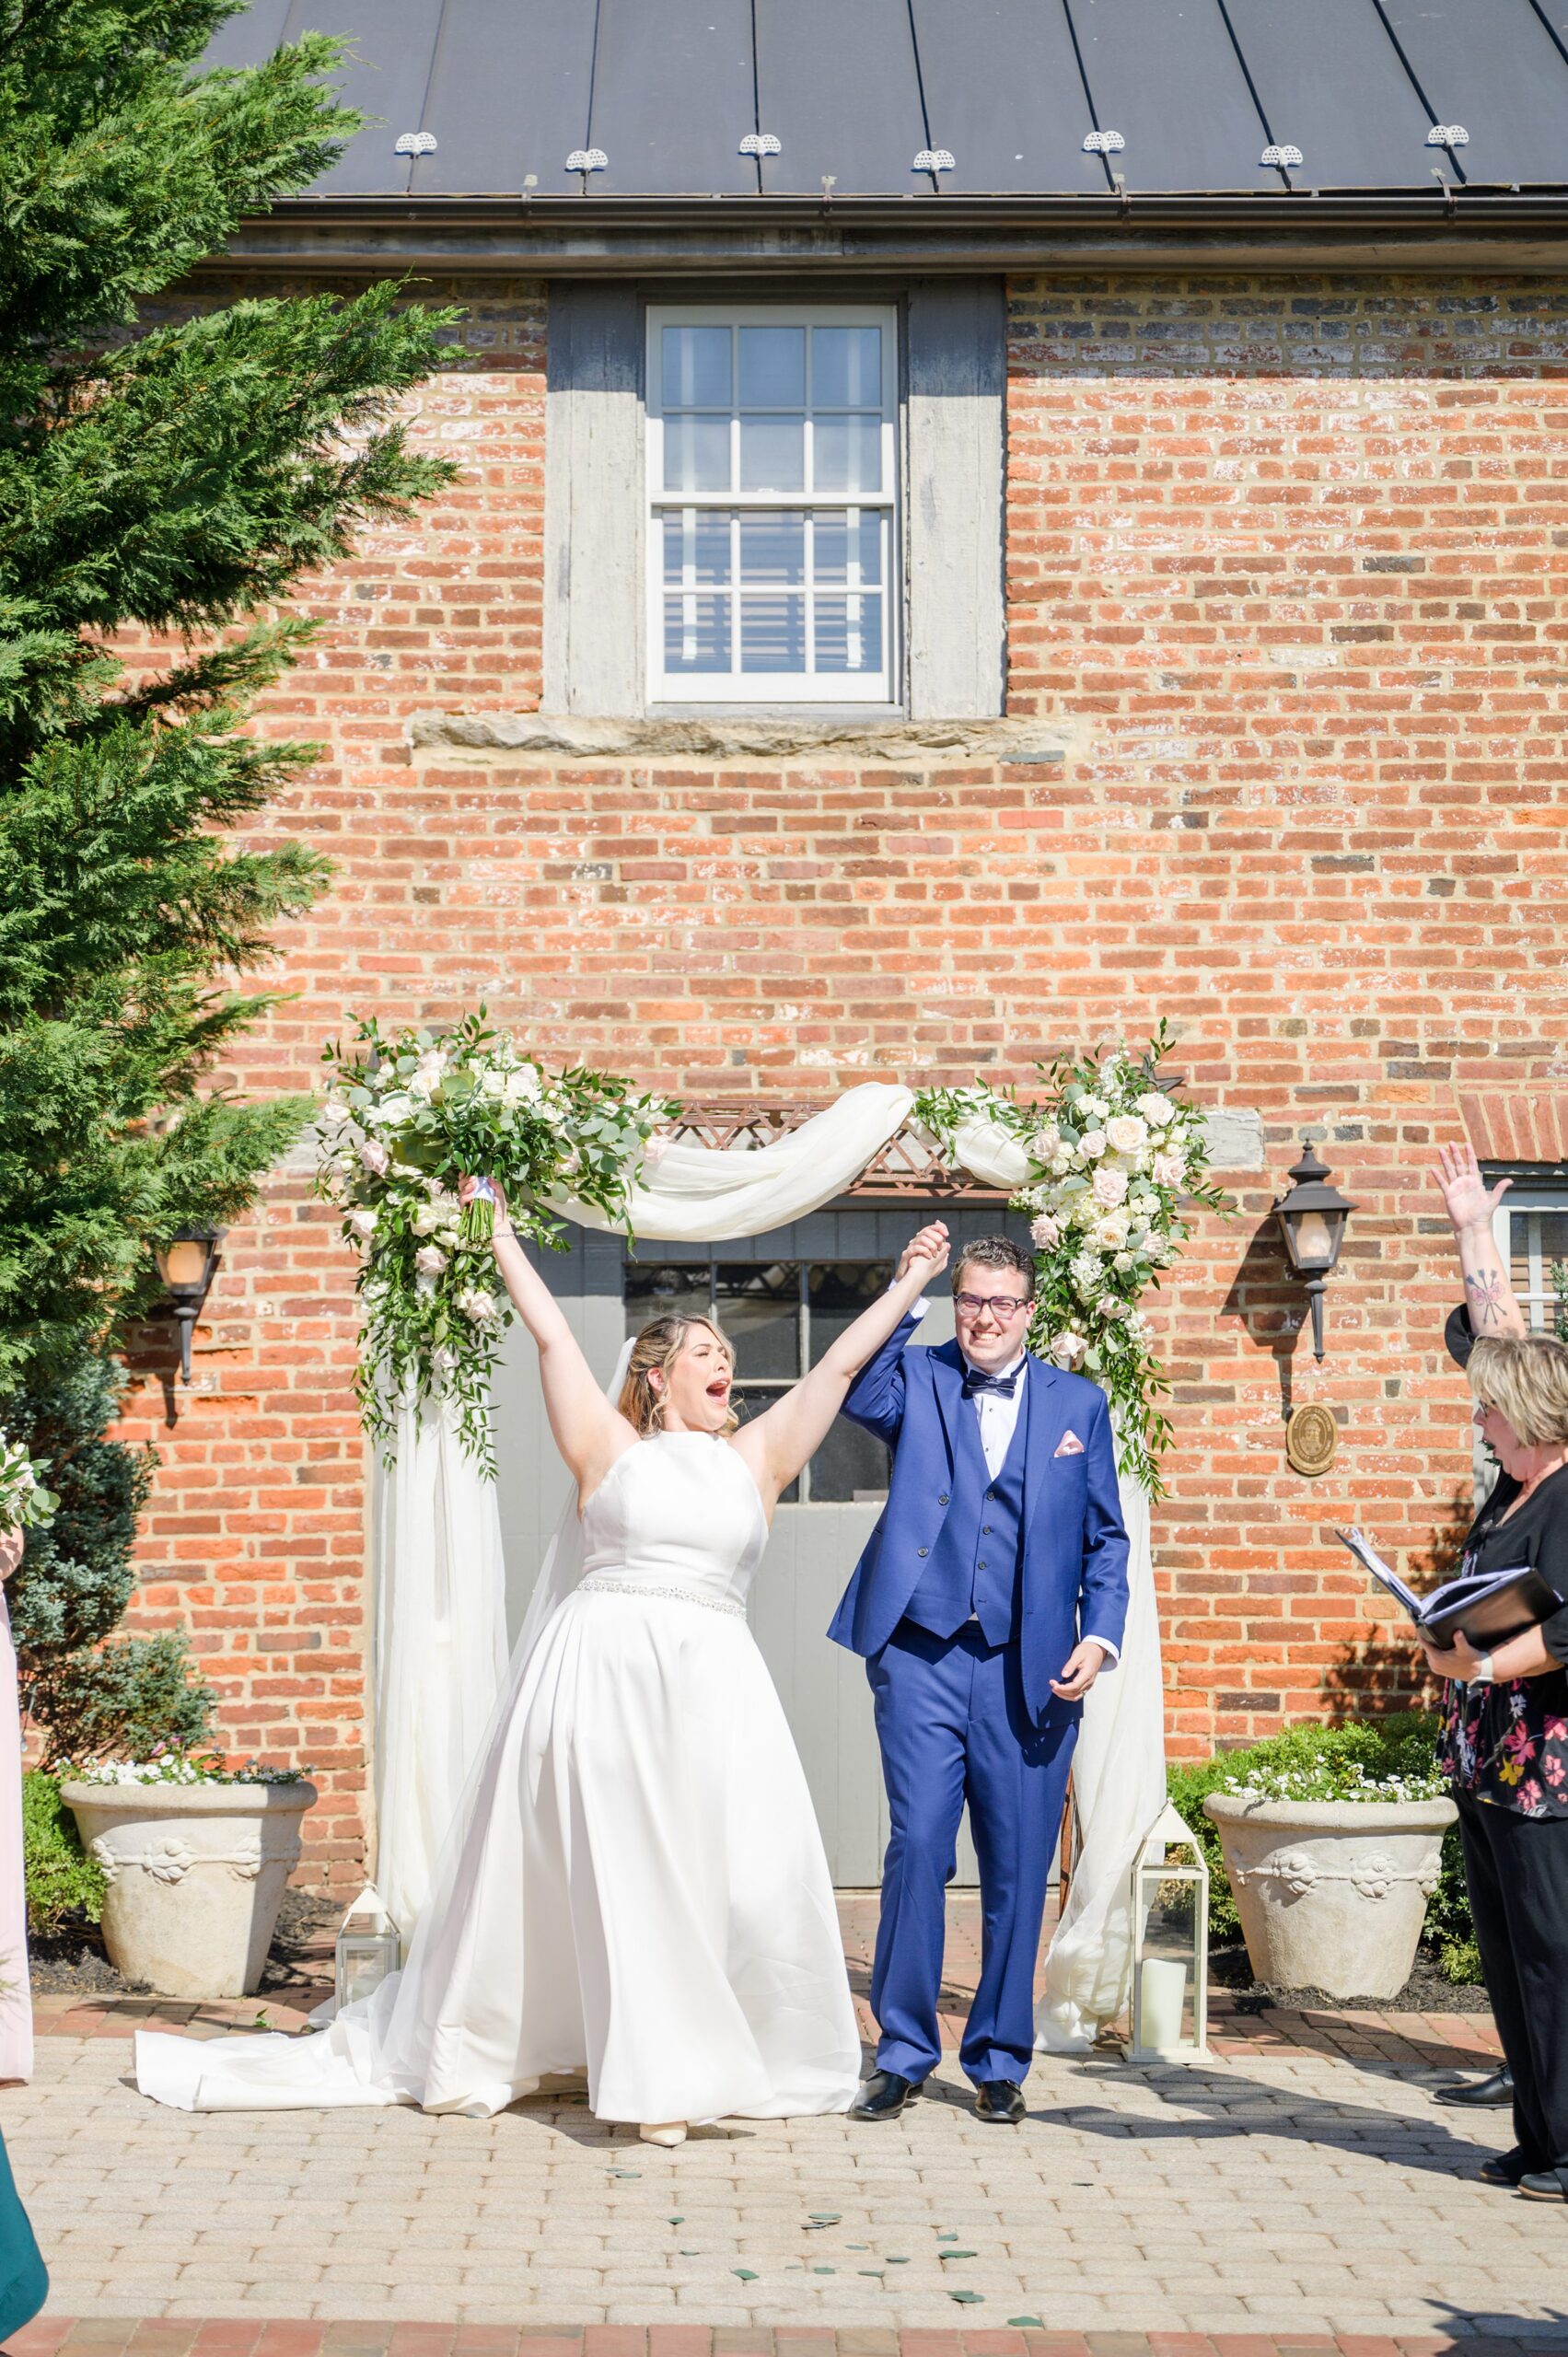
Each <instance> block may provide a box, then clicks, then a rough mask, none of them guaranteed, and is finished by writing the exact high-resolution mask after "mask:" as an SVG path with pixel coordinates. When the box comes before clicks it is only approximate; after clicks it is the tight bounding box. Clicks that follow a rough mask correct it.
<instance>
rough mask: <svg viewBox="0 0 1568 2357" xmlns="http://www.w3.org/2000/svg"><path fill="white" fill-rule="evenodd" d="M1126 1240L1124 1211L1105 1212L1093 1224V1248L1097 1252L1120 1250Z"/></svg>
mask: <svg viewBox="0 0 1568 2357" xmlns="http://www.w3.org/2000/svg"><path fill="white" fill-rule="evenodd" d="M1126 1241H1127V1214H1126V1213H1125V1212H1107V1213H1106V1215H1105V1217H1104V1218H1103V1219H1098V1220H1096V1222H1095V1225H1094V1243H1095V1248H1096V1250H1097V1251H1099V1252H1120V1251H1121V1248H1122V1246H1123V1245H1124V1244H1125V1243H1126Z"/></svg>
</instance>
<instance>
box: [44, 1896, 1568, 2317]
mask: <svg viewBox="0 0 1568 2357" xmlns="http://www.w3.org/2000/svg"><path fill="white" fill-rule="evenodd" d="M970 1914H972V1903H970V1902H965V1901H958V1902H957V1903H956V1905H955V1910H954V1917H955V1920H954V1924H953V1939H952V1942H951V1945H950V1948H949V1958H948V1963H949V1979H950V1981H951V1983H952V1985H953V1988H954V1991H955V2001H956V2007H957V2006H961V2003H962V1994H963V1987H964V1983H965V1981H966V1980H967V1979H968V1978H969V1975H970V1970H971V1969H972V1953H973V1940H972V1936H971V1933H972V1925H971V1922H970V1921H968V1920H966V1917H967V1916H968V1915H970ZM865 1927H866V1913H865V1910H864V1908H857V1906H856V1904H855V1903H854V1902H853V1901H852V1902H850V1903H849V1904H848V1905H847V1906H846V1949H847V1951H848V1952H849V1953H850V1955H851V1957H852V1961H854V1962H855V1963H857V1965H858V1964H860V1963H863V1961H864V1957H863V1954H862V1943H863V1937H864V1933H865ZM43 2010H44V2011H45V2012H46V2013H47V2012H48V2010H49V2009H48V2007H47V2003H46V2004H45V2007H44V2009H43ZM89 2010H90V2014H91V2015H92V2019H91V2020H90V2022H89V2020H88V2019H87V2018H86V2015H87V2013H88V2012H89ZM130 2010H131V2007H130V2004H129V2001H122V2002H121V2003H120V2004H119V2005H118V2006H113V2005H111V2006H107V2007H105V2006H98V2007H94V2008H92V2009H84V2008H81V2007H76V2008H75V2009H73V2008H71V2007H69V2006H68V2005H67V2004H64V2003H63V2004H62V2005H61V2006H59V2007H58V2008H56V2009H55V2011H54V2014H53V2018H52V2022H50V2023H49V2024H48V2025H47V2027H48V2030H49V2032H50V2034H46V2035H45V2036H44V2037H43V2038H42V2039H41V2042H40V2048H39V2057H40V2059H39V2068H38V2073H37V2076H36V2078H35V2081H34V2083H33V2084H32V2085H31V2086H30V2087H28V2088H22V2089H14V2090H11V2091H9V2092H7V2093H6V2094H5V2095H4V2096H0V2125H3V2126H4V2129H5V2133H6V2141H7V2144H8V2146H9V2148H10V2152H11V2156H12V2160H13V2164H14V2165H15V2167H16V2170H17V2178H18V2181H19V2183H20V2184H21V2186H22V2189H23V2191H24V2194H25V2196H26V2198H27V2200H28V2201H29V2206H30V2208H31V2210H32V2212H33V2216H34V2221H35V2223H36V2225H37V2227H38V2230H39V2234H40V2238H41V2242H42V2244H43V2246H44V2248H45V2251H46V2254H47V2256H48V2258H49V2260H50V2264H51V2267H52V2272H53V2277H54V2293H53V2299H52V2305H51V2308H50V2310H49V2312H48V2314H47V2316H46V2317H45V2319H43V2320H42V2321H41V2323H40V2325H38V2326H36V2327H34V2328H29V2333H28V2334H27V2335H25V2336H23V2337H21V2338H19V2339H18V2340H17V2341H15V2342H14V2343H13V2344H12V2346H13V2348H14V2349H15V2350H16V2351H17V2357H52V2352H53V2351H55V2350H56V2349H64V2350H66V2351H69V2352H70V2357H85V2352H87V2351H89V2350H90V2351H102V2352H103V2357H119V2352H121V2351H132V2352H134V2357H220V2352H221V2357H338V2352H342V2357H351V2352H352V2353H353V2357H900V2349H899V2336H900V2333H901V2334H902V2336H903V2351H904V2357H1045V2352H1047V2351H1050V2352H1051V2357H1068V2352H1072V2357H1090V2353H1091V2352H1092V2357H1213V2352H1214V2351H1218V2352H1220V2357H1283V2352H1289V2357H1305V2352H1306V2351H1308V2350H1311V2351H1316V2352H1322V2351H1333V2350H1338V2351H1342V2352H1344V2357H1396V2352H1402V2357H1415V2352H1418V2351H1419V2352H1420V2353H1421V2357H1432V2353H1433V2352H1435V2351H1440V2350H1445V2349H1447V2348H1448V2347H1449V2346H1450V2345H1452V2344H1455V2343H1456V2342H1457V2343H1458V2345H1460V2346H1462V2347H1463V2349H1464V2350H1465V2351H1466V2357H1481V2351H1483V2350H1487V2349H1494V2350H1496V2351H1508V2352H1510V2357H1512V2352H1514V2351H1517V2350H1518V2349H1521V2348H1527V2349H1529V2350H1530V2351H1533V2352H1535V2357H1542V2352H1544V2351H1562V2352H1568V2215H1565V2214H1564V2213H1563V2212H1562V2211H1561V2210H1559V2209H1558V2208H1556V2207H1555V2206H1548V2205H1545V2204H1537V2203H1529V2202H1526V2201H1522V2200H1517V2199H1516V2198H1514V2197H1513V2196H1511V2195H1509V2194H1508V2193H1506V2192H1502V2191H1494V2190H1491V2189H1486V2188H1484V2187H1482V2186H1481V2185H1480V2184H1479V2183H1478V2182H1477V2181H1476V2179H1475V2176H1474V2170H1475V2166H1476V2164H1477V2161H1478V2159H1479V2157H1480V2154H1481V2152H1482V2151H1483V2150H1487V2149H1491V2150H1498V2149H1501V2148H1502V2146H1503V2145H1504V2144H1505V2143H1506V2142H1507V2141H1508V2137H1507V2131H1506V2122H1505V2116H1503V2115H1499V2114H1498V2113H1496V2112H1488V2113H1484V2114H1481V2115H1479V2116H1478V2117H1476V2118H1474V2119H1467V2118H1465V2117H1464V2116H1463V2115H1458V2114H1455V2113H1453V2112H1451V2111H1445V2110H1443V2109H1441V2108H1440V2107H1435V2106H1434V2104H1433V2102H1432V2099H1431V2088H1432V2086H1433V2085H1434V2084H1435V2083H1436V2081H1437V2080H1438V2078H1439V2077H1440V2076H1441V2075H1442V2073H1443V2071H1444V2069H1445V2068H1446V2067H1447V2066H1449V2065H1450V2064H1451V2063H1452V2062H1453V2061H1455V2060H1456V2059H1462V2060H1466V2061H1482V2060H1484V2059H1485V2058H1486V2056H1487V2054H1488V2053H1489V2052H1490V2051H1491V2050H1493V2040H1492V2038H1491V2025H1490V2023H1489V2022H1488V2020H1487V2019H1486V2017H1485V2016H1484V2015H1479V2016H1478V2015H1473V2014H1471V2015H1462V2014H1461V2015H1455V2016H1452V2017H1441V2018H1437V2019H1434V2018H1430V2017H1425V2016H1417V2015H1409V2014H1404V2015H1399V2014H1392V2015H1379V2014H1366V2015H1360V2016H1354V2017H1350V2016H1345V2015H1341V2014H1322V2015H1312V2014H1295V2015H1289V2014H1278V2013H1276V2014H1262V2015H1255V2016H1254V2015H1245V2014H1243V2015H1239V2016H1238V2015H1236V2014H1234V2013H1227V2014H1223V2015H1222V2017H1221V2019H1220V2021H1219V2023H1218V2034H1217V2035H1216V2038H1215V2040H1214V2045H1215V2052H1214V2056H1213V2059H1212V2060H1211V2061H1209V2062H1207V2063H1205V2064H1202V2065H1199V2066H1194V2067H1191V2068H1177V2067H1174V2066H1162V2067H1159V2068H1156V2069H1148V2070H1133V2069H1131V2068H1129V2067H1128V2066H1127V2065H1125V2064H1123V2063H1122V2062H1121V2061H1119V2060H1115V2059H1112V2058H1110V2057H1108V2056H1105V2055H1096V2056H1093V2057H1089V2058H1086V2059H1085V2060H1083V2061H1065V2060H1057V2059H1048V2058H1044V2057H1042V2058H1040V2061H1039V2063H1038V2065H1037V2068H1036V2070H1035V2072H1034V2073H1033V2075H1032V2076H1031V2079H1030V2082H1029V2088H1028V2096H1029V2116H1028V2120H1027V2121H1026V2123H1025V2124H1024V2126H1023V2127H1022V2128H1020V2129H1016V2130H1009V2129H1000V2128H994V2127H986V2126H982V2125H981V2123H980V2122H979V2121H977V2120H976V2119H975V2118H974V2116H973V2113H972V2111H971V2110H970V2107H969V2104H968V2101H967V2099H966V2092H965V2089H964V2085H963V2082H962V2080H961V2078H960V2076H959V2074H958V2072H957V2070H956V2067H955V2065H954V2062H953V2061H952V2059H951V2057H948V2058H946V2059H945V2061H944V2064H943V2068H942V2070H941V2072H940V2073H938V2074H937V2075H936V2076H935V2078H934V2079H933V2081H932V2082H931V2084H930V2087H929V2090H928V2093H927V2095H926V2096H924V2097H923V2099H922V2100H921V2101H920V2102H919V2103H917V2104H915V2105H913V2106H912V2107H911V2108H910V2109H909V2111H908V2112H907V2113H906V2115H905V2117H904V2118H903V2119H902V2120H900V2121H897V2122H893V2123H889V2124H886V2125H882V2126H879V2127H865V2126H856V2125H854V2123H852V2122H850V2121H848V2120H845V2119H812V2120H796V2121H786V2122H756V2121H743V2122H735V2123H732V2124H730V2125H727V2126H725V2127H720V2128H715V2129H713V2130H709V2131H703V2132H700V2133H697V2134H694V2135H693V2136H692V2138H691V2141H690V2142H688V2143H687V2144H686V2145H685V2146H684V2147H683V2148H682V2149H681V2150H680V2151H679V2152H677V2153H675V2154H666V2153H660V2152H656V2151H654V2150H652V2149H651V2148H649V2147H648V2146H646V2145H644V2144H641V2143H639V2142H638V2141H637V2140H636V2137H635V2135H634V2133H633V2132H629V2131H625V2130H618V2129H616V2128H613V2127H610V2126H607V2125H605V2124H602V2123H600V2122H598V2121H596V2120H594V2119H592V2118H591V2116H590V2115H589V2114H588V2112H587V2106H586V2101H585V2099H584V2096H583V2094H582V2092H581V2090H580V2089H579V2088H576V2087H573V2086H571V2085H568V2084H562V2085H559V2086H555V2087H552V2088H548V2089H546V2090H544V2091H542V2092H541V2095H540V2097H539V2098H538V2099H537V2100H535V2101H533V2102H531V2103H528V2104H526V2105H522V2106H519V2107H516V2108H514V2109H513V2110H512V2111H511V2112H508V2113H506V2114H505V2115H504V2116H503V2117H502V2118H501V2119H494V2120H462V2119H426V2118H425V2117H424V2115H423V2114H421V2113H418V2112H414V2111H408V2110H392V2111H378V2110H366V2111H343V2112H335V2113H310V2112H300V2113H271V2114H267V2113H238V2114H229V2115H224V2114H216V2115H206V2116H195V2117H192V2116H187V2115H184V2114H180V2113H173V2112H167V2111H162V2110H159V2109H158V2108H157V2107H155V2106H153V2105H151V2104H147V2103H145V2102H144V2101H143V2100H142V2099H141V2098H140V2097H139V2096H137V2095H136V2094H135V2092H134V2087H133V2086H132V2085H131V2084H130V2081H129V2075H128V2073H129V2061H130V2051H129V2044H128V2039H127V2037H126V2030H127V2027H128V2022H127V2018H126V2016H127V2014H128V2013H129V2011H130ZM135 2010H136V2011H138V2012H145V2011H146V2010H148V2009H147V2008H146V2007H145V2006H137V2007H136V2008H135ZM160 2010H161V2009H160ZM186 2010H189V2009H186ZM266 2010H267V2011H268V2013H269V2015H270V2017H271V2018H272V2019H273V2021H274V2022H278V2023H280V2024H281V2022H282V2020H283V2018H284V2014H285V2009H284V2008H282V2007H281V2006H279V2005H277V2004H276V2003H272V2002H270V2001H269V2003H268V2004H267V2008H266ZM73 2011H74V2013H75V2019H76V2025H77V2027H78V2028H86V2027H89V2026H90V2027H91V2029H92V2033H93V2034H92V2035H90V2036H82V2035H79V2034H72V2031H71V2028H70V2024H71V2022H72V2014H73ZM196 2011H197V2014H198V2016H199V2017H204V2018H203V2021H202V2026H204V2027H206V2028H207V2029H208V2030H209V2031H210V2033H211V2034H212V2035H214V2036H222V2035H224V2034H225V2024H226V2020H228V2019H232V2018H234V2017H236V2016H238V2021H239V2023H240V2024H241V2025H242V2026H247V2027H248V2026H250V2024H251V2022H252V2021H253V2020H254V2017H255V2014H256V2012H257V2011H258V2003H257V2001H256V2000H250V2001H247V2003H245V2004H244V2005H237V2006H234V2007H203V2008H199V2009H196ZM136 2319H141V2320H142V2321H140V2322H137V2321H136ZM154 2319H156V2320H157V2321H153V2320H154ZM211 2319H219V2320H220V2321H217V2322H213V2321H205V2320H211ZM431 2319H438V2320H439V2321H436V2322H432V2321H430V2320H431ZM459 2326H460V2327H462V2328H463V2329H462V2330H461V2331H460V2332H458V2331H457V2328H458V2327H459ZM394 2327H396V2328H397V2329H396V2330H395V2331H394ZM654 2327H657V2328H659V2329H658V2330H657V2331H656V2333H654V2335H653V2337H652V2338H651V2339H650V2338H648V2337H647V2335H646V2333H645V2328H654ZM970 2327H973V2328H974V2329H972V2330H969V2329H966V2328H970ZM522 2328H528V2329H527V2331H526V2332H524V2334H523V2338H522V2340H520V2341H519V2338H518V2335H519V2331H520V2330H521V2329H522ZM587 2328H596V2329H591V2330H590V2329H587ZM610 2328H623V2329H613V2330H612V2329H610ZM981 2328H983V2329H981ZM830 2343H833V2344H834V2346H833V2347H832V2348H830Z"/></svg>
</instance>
